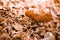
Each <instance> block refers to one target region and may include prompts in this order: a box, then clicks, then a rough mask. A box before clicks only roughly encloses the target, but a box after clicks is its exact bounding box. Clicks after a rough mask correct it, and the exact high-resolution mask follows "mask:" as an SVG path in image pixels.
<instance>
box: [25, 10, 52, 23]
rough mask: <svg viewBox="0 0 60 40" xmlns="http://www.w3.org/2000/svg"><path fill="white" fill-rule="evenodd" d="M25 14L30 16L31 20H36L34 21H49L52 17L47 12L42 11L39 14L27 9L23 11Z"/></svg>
mask: <svg viewBox="0 0 60 40" xmlns="http://www.w3.org/2000/svg"><path fill="white" fill-rule="evenodd" d="M25 15H26V16H28V17H29V18H31V19H32V20H34V21H36V22H49V21H51V20H52V19H53V18H52V15H51V14H49V13H44V12H42V13H41V14H40V15H39V14H35V13H34V11H33V10H27V11H26V12H25Z"/></svg>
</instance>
